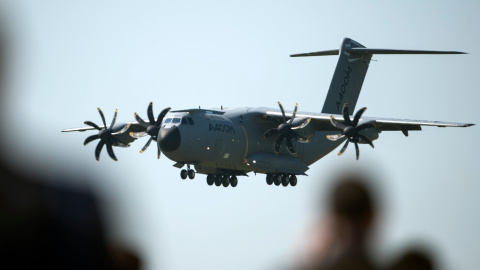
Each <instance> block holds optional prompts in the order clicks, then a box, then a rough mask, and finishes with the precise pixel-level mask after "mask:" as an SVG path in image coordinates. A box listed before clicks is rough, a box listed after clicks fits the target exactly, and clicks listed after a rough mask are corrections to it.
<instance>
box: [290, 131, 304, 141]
mask: <svg viewBox="0 0 480 270" xmlns="http://www.w3.org/2000/svg"><path fill="white" fill-rule="evenodd" d="M289 135H290V136H291V137H292V138H293V139H295V140H297V141H302V140H303V141H307V139H306V138H304V137H302V136H300V135H298V134H297V133H295V132H291V133H290V134H289Z"/></svg>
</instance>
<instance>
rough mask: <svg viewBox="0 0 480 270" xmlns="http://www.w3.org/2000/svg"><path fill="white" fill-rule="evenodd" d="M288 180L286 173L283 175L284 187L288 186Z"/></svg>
mask: <svg viewBox="0 0 480 270" xmlns="http://www.w3.org/2000/svg"><path fill="white" fill-rule="evenodd" d="M288 180H289V179H288V175H286V174H284V175H282V185H283V186H284V187H286V186H288V182H289V181H288Z"/></svg>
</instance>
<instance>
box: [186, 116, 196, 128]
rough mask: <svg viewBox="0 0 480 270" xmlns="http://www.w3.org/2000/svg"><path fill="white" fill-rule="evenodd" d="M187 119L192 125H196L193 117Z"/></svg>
mask: <svg viewBox="0 0 480 270" xmlns="http://www.w3.org/2000/svg"><path fill="white" fill-rule="evenodd" d="M187 121H188V123H190V125H192V126H193V125H195V123H194V122H193V119H192V118H191V117H187Z"/></svg>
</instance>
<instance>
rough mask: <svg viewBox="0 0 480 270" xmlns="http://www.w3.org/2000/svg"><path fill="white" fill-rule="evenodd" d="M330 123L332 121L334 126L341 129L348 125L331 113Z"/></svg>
mask: <svg viewBox="0 0 480 270" xmlns="http://www.w3.org/2000/svg"><path fill="white" fill-rule="evenodd" d="M330 123H332V126H334V127H336V128H338V129H341V130H344V129H345V128H346V126H345V125H344V124H343V123H342V122H340V121H338V120H337V119H335V118H334V117H333V115H330Z"/></svg>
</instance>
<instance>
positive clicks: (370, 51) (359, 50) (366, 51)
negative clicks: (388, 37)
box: [345, 48, 466, 54]
mask: <svg viewBox="0 0 480 270" xmlns="http://www.w3.org/2000/svg"><path fill="white" fill-rule="evenodd" d="M345 51H347V52H349V53H353V54H466V53H465V52H456V51H424V50H391V49H372V48H350V49H345Z"/></svg>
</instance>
